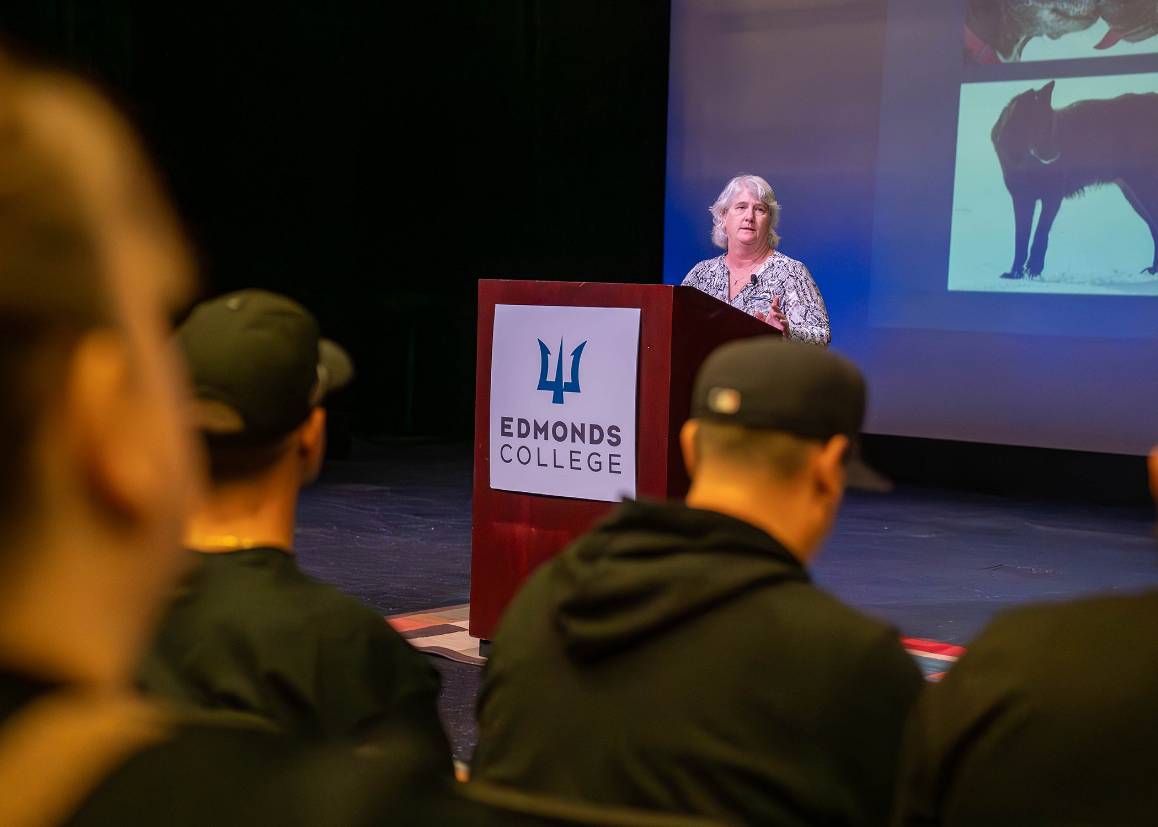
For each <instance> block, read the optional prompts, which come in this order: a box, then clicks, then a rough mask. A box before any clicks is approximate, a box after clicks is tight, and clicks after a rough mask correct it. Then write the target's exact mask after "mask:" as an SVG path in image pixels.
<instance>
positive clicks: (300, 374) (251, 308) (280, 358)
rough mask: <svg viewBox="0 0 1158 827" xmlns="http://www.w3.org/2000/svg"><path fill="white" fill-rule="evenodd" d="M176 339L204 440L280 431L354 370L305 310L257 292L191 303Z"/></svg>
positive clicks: (249, 439)
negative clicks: (188, 312)
mask: <svg viewBox="0 0 1158 827" xmlns="http://www.w3.org/2000/svg"><path fill="white" fill-rule="evenodd" d="M177 342H178V344H179V345H180V347H181V349H182V351H184V354H185V358H186V360H187V362H188V365H189V374H190V378H191V379H192V384H193V395H194V417H195V421H196V424H197V427H198V428H199V429H200V430H201V432H202V433H204V434H205V435H206V436H208V437H210V438H211V439H220V440H224V441H230V442H245V443H260V442H266V441H269V440H274V439H277V438H279V437H282V436H285V435H286V434H288V433H289V432H290V431H292V430H293V429H294V428H296V427H298V426H299V425H300V424H301V423H302V422H304V421H305V419H306V417H307V416H309V413H310V411H311V410H313V409H314V408H315V407H316V406H317V405H319V404H321V402H322V400H323V399H325V397H326V395H327V394H329V393H331V392H333V391H335V390H337V389H339V388H341V387H343V386H345V385H347V384H348V383H349V382H350V380H351V379H352V378H353V376H354V367H353V363H352V362H351V361H350V357H349V356H348V355H347V354H346V352H345V351H344V350H342V348H341V347H339V346H338V345H337V344H335V343H334V342H332V341H330V340H329V339H323V338H322V337H321V334H320V331H319V328H318V322H317V320H316V319H315V318H314V317H313V315H312V314H311V313H310V312H309V311H308V310H306V309H305V308H304V307H302V306H301V305H300V304H298V303H297V302H295V301H293V300H292V299H288V298H286V297H285V296H279V295H277V294H276V293H270V292H267V291H265V290H241V291H238V292H236V293H229V294H227V295H224V296H221V297H219V298H216V299H212V300H210V301H206V302H203V303H201V304H199V305H197V306H196V307H195V308H194V309H193V312H192V313H191V314H190V315H189V318H188V319H187V320H186V321H185V323H184V324H182V325H181V327H180V328H178V330H177Z"/></svg>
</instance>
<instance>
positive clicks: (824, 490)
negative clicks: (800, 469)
mask: <svg viewBox="0 0 1158 827" xmlns="http://www.w3.org/2000/svg"><path fill="white" fill-rule="evenodd" d="M850 448H851V445H850V443H849V440H848V437H847V436H845V435H844V434H837V435H836V436H833V437H831V438H829V440H828V441H827V442H825V443H824V444H823V445H822V446H821V448H820V452H819V453H818V454H817V455H816V459H815V462H814V467H815V469H816V484H817V487H818V489H819V493H821V494H822V495H823V496H824V497H825V498H826V499H836V500H839V499H840V498H841V496H842V495H843V494H844V485H845V481H846V479H847V471H846V469H845V455H846V454H847V453H848V451H849V449H850Z"/></svg>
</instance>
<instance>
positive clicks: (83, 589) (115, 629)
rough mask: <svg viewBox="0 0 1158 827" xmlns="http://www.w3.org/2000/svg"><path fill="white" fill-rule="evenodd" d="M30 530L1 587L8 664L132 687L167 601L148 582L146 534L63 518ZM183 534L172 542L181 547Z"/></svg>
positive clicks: (59, 678)
mask: <svg viewBox="0 0 1158 827" xmlns="http://www.w3.org/2000/svg"><path fill="white" fill-rule="evenodd" d="M60 523H61V525H62V526H68V527H70V528H69V529H60V530H57V531H55V532H47V533H37V534H35V535H30V536H29V537H28V538H27V539H26V540H25V541H24V542H23V544H22V549H21V553H22V556H23V557H24V558H25V559H24V560H21V561H18V562H16V563H15V564H14V571H13V572H11V576H10V577H7V578H6V579H7V580H8V583H7V585H6V586H5V588H4V589H3V590H2V591H0V663H2V664H3V666H4V667H5V668H7V669H11V670H15V671H19V672H24V673H26V674H28V675H31V676H35V677H37V678H40V679H42V680H45V681H48V682H51V683H64V684H76V685H86V686H92V687H102V688H106V689H118V690H120V689H127V688H129V687H130V685H131V681H132V673H133V670H134V669H135V668H136V663H137V659H138V657H139V654H140V651H141V649H142V647H144V646H145V645H146V643H147V635H148V630H149V628H151V623H152V622H153V621H154V620H155V615H156V612H157V611H158V610H159V607H160V600H159V599H155V596H153V595H149V594H145V593H144V591H143V590H142V589H141V588H140V586H139V584H138V581H139V580H140V577H139V572H134V566H135V565H136V563H135V562H134V561H137V560H139V558H140V556H141V555H142V554H143V552H142V551H141V548H142V547H143V544H144V542H145V541H143V540H142V539H141V538H113V537H109V536H104V535H102V533H101V531H100V530H99V529H94V527H92V526H86V527H84V528H83V530H82V528H81V525H82V524H80V523H77V522H76V521H71V520H61V521H60ZM177 539H178V538H177V537H170V538H169V539H168V540H167V541H165V540H162V539H161V538H154V539H151V540H148V543H149V544H150V545H154V544H155V543H161V542H168V543H171V544H172V546H173V548H174V553H176V546H177Z"/></svg>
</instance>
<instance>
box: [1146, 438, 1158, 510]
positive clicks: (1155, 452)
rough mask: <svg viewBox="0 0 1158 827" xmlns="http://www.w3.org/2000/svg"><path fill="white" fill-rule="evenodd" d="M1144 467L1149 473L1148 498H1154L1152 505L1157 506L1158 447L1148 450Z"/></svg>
mask: <svg viewBox="0 0 1158 827" xmlns="http://www.w3.org/2000/svg"><path fill="white" fill-rule="evenodd" d="M1146 465H1147V468H1148V469H1149V471H1150V496H1151V497H1153V498H1154V505H1156V506H1158V445H1155V446H1154V447H1153V448H1151V449H1150V456H1148V457H1147V458H1146Z"/></svg>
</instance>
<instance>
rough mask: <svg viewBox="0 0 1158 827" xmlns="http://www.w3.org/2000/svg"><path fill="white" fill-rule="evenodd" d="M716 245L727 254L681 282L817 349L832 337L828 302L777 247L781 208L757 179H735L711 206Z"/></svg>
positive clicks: (802, 269) (801, 268) (805, 272)
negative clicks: (827, 308) (825, 307)
mask: <svg viewBox="0 0 1158 827" xmlns="http://www.w3.org/2000/svg"><path fill="white" fill-rule="evenodd" d="M709 209H710V211H711V213H712V242H713V243H714V244H715V245H716V246H717V247H723V248H724V254H723V255H722V256H717V257H716V258H710V259H707V260H706V261H701V262H700V263H699V264H697V265H696V266H695V267H693V268H692V270H691V272H690V273H688V274H687V276H685V277H684V280H683V283H684V284H685V285H687V286H688V287H694V288H696V289H697V290H700V291H702V292H704V293H707V294H708V295H709V296H715V297H716V298H717V299H719V300H720V301H724V302H727V303H728V304H730V305H732V307H735V308H736V309H738V310H743V311H744V312H745V313H748V314H750V315H752V316H755V317H756V318H758V319H762V320H763V321H766V322H768V324H770V325H772V326H773V327H777V328H779V329H780V330H782V331H783V332H784V335H785V336H786V337H789V338H792V339H795V340H797V341H801V342H810V343H812V344H816V345H827V344H828V342H829V339H830V338H831V333H830V331H829V327H828V313H827V312H826V311H825V309H824V299H823V298H821V296H820V291H819V290H818V289H816V282H814V281H813V280H812V275H811V274H810V273H809V272H808V268H807V267H805V266H804V265H803V264H802V263H801V262H799V261H797V260H796V259H794V258H789V257H788V256H786V255H784V254H783V253H781V252H780V251H779V250H777V249H776V245H777V244H778V243H779V242H780V236H778V235H777V234H776V225H777V224H778V223H779V221H780V205H779V204H778V203H776V193H774V192H772V187H770V186H769V185H768V182H767V181H765V180H764V179H763V178H761V177H760V176H758V175H737V176H736V177H735V178H733V179H732V180H731V181H729V182H728V184H727V186H725V187H724V190H723V192H721V193H720V196H719V197H718V198H717V199H716V203H714V204H712V206H711V207H710V208H709Z"/></svg>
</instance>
